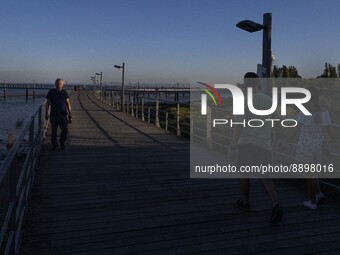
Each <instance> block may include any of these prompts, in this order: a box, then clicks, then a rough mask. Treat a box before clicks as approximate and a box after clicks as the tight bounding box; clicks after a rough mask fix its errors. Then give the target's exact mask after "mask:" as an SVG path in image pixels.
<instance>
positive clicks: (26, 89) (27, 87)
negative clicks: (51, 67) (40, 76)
mask: <svg viewBox="0 0 340 255" xmlns="http://www.w3.org/2000/svg"><path fill="white" fill-rule="evenodd" d="M26 101H28V87H27V85H26Z"/></svg>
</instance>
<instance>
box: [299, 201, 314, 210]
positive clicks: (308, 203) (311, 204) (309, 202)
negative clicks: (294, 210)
mask: <svg viewBox="0 0 340 255" xmlns="http://www.w3.org/2000/svg"><path fill="white" fill-rule="evenodd" d="M302 204H303V206H304V207H307V208H308V209H311V210H316V209H318V206H317V205H316V204H314V203H312V201H310V200H308V201H303V203H302Z"/></svg>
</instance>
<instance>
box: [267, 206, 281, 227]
mask: <svg viewBox="0 0 340 255" xmlns="http://www.w3.org/2000/svg"><path fill="white" fill-rule="evenodd" d="M282 216H283V210H282V208H281V206H280V205H278V204H277V205H275V206H274V207H273V208H272V215H271V217H270V223H271V224H277V223H279V222H281V221H282Z"/></svg>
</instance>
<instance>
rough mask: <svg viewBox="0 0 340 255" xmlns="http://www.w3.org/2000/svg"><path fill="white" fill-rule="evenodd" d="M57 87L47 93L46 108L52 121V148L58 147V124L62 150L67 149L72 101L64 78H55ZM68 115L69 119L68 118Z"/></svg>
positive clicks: (46, 117)
mask: <svg viewBox="0 0 340 255" xmlns="http://www.w3.org/2000/svg"><path fill="white" fill-rule="evenodd" d="M54 85H55V88H53V89H50V91H48V93H47V95H46V99H47V102H46V109H45V119H46V120H48V117H49V116H50V123H51V130H52V134H51V143H52V150H55V149H57V148H58V142H57V130H58V126H59V127H60V129H61V132H60V138H59V144H60V148H61V149H62V150H64V149H65V141H66V138H67V123H68V121H69V122H71V120H72V115H71V103H70V99H69V96H68V94H67V91H66V90H65V89H64V80H63V79H61V78H58V79H56V80H55V83H54ZM50 106H51V112H50V115H49V108H50ZM67 115H68V119H67Z"/></svg>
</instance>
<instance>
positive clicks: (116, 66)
mask: <svg viewBox="0 0 340 255" xmlns="http://www.w3.org/2000/svg"><path fill="white" fill-rule="evenodd" d="M114 67H115V68H118V69H120V68H122V67H121V66H119V65H114Z"/></svg>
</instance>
